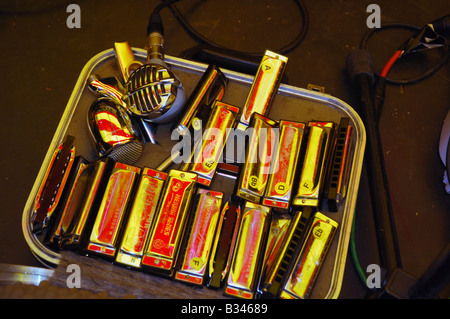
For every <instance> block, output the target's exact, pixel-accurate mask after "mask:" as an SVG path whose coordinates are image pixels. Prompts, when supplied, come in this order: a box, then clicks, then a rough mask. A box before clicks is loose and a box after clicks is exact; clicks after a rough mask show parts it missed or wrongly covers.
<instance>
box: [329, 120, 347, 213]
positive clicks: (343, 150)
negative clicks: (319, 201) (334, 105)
mask: <svg viewBox="0 0 450 319" xmlns="http://www.w3.org/2000/svg"><path fill="white" fill-rule="evenodd" d="M351 135H352V127H351V125H350V119H349V118H348V117H344V118H342V119H341V122H340V124H339V127H338V129H337V137H336V146H335V150H334V157H333V160H332V162H331V166H330V174H329V176H328V187H327V203H328V209H329V211H331V212H337V211H338V209H339V206H340V205H341V204H342V201H343V199H344V198H345V196H346V192H347V185H348V179H349V176H350V171H351V169H350V168H351V158H352V157H351V152H350V150H351V148H352V144H351Z"/></svg>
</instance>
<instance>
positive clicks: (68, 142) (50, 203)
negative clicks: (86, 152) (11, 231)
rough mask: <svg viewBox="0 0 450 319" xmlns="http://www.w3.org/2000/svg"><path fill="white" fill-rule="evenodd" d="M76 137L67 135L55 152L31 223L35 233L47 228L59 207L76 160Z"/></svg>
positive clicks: (35, 202)
mask: <svg viewBox="0 0 450 319" xmlns="http://www.w3.org/2000/svg"><path fill="white" fill-rule="evenodd" d="M74 143H75V137H73V136H71V135H67V136H66V137H65V139H64V141H62V143H61V144H59V146H58V147H57V148H56V149H55V151H54V152H53V155H52V158H51V160H50V164H49V165H48V167H47V170H46V172H45V175H44V178H43V180H42V182H41V185H40V187H39V190H38V192H37V195H36V198H35V201H34V207H33V214H32V215H31V221H32V223H33V231H35V232H38V231H40V230H42V228H43V227H47V226H48V223H49V220H50V218H51V216H52V215H53V213H54V212H55V210H56V207H57V206H58V204H59V202H60V199H61V195H62V192H63V190H64V187H65V185H66V182H67V179H68V178H69V175H70V172H71V168H72V166H73V163H74V160H75V144H74Z"/></svg>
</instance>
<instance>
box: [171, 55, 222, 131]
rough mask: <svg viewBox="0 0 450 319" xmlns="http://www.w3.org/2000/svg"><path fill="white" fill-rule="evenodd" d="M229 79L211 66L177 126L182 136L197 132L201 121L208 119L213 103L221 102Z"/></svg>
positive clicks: (215, 67) (199, 83)
mask: <svg viewBox="0 0 450 319" xmlns="http://www.w3.org/2000/svg"><path fill="white" fill-rule="evenodd" d="M227 84H228V79H227V78H226V76H225V74H223V72H222V71H221V70H220V69H219V68H218V67H217V66H215V65H213V64H211V65H209V66H208V68H207V69H206V70H205V72H204V73H203V75H202V77H201V79H200V81H199V82H198V83H197V86H196V87H195V88H194V91H193V92H192V94H191V96H190V98H189V100H188V101H187V103H186V111H185V112H184V114H183V117H182V118H181V119H180V121H179V123H178V124H177V126H176V129H177V131H178V133H179V134H180V135H187V134H188V133H189V132H190V133H191V134H192V133H193V132H192V130H197V129H198V127H199V125H201V123H200V121H205V122H206V120H207V119H208V117H209V114H210V112H211V110H212V107H213V103H214V102H215V101H218V100H221V99H222V97H223V95H224V93H225V87H226V86H227Z"/></svg>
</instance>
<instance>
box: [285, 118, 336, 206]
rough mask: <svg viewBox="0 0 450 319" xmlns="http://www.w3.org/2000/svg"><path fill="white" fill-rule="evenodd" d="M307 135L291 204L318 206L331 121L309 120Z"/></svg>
mask: <svg viewBox="0 0 450 319" xmlns="http://www.w3.org/2000/svg"><path fill="white" fill-rule="evenodd" d="M308 127H309V135H308V144H307V148H306V153H305V158H304V160H303V169H302V171H301V177H300V183H299V186H298V190H297V193H296V194H295V196H294V200H293V204H294V205H298V206H315V207H318V206H319V201H320V195H321V192H322V188H323V182H324V175H325V171H326V165H327V158H328V149H329V146H330V143H331V138H332V132H333V129H334V123H333V122H310V123H309V124H308Z"/></svg>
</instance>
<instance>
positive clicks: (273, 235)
mask: <svg viewBox="0 0 450 319" xmlns="http://www.w3.org/2000/svg"><path fill="white" fill-rule="evenodd" d="M292 220H293V217H292V215H291V214H285V213H279V212H277V211H274V212H273V213H272V219H271V222H270V228H269V235H268V238H267V245H266V250H265V253H264V263H263V270H262V274H261V280H264V278H266V276H267V273H268V272H269V270H270V269H271V268H272V265H273V264H274V262H275V261H276V259H277V258H278V256H279V255H280V254H281V251H282V250H283V245H284V242H285V239H286V237H287V236H288V232H289V228H290V225H291V222H292ZM261 283H262V282H261Z"/></svg>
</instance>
